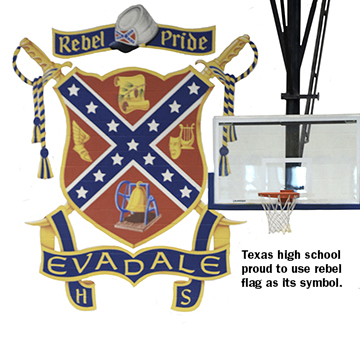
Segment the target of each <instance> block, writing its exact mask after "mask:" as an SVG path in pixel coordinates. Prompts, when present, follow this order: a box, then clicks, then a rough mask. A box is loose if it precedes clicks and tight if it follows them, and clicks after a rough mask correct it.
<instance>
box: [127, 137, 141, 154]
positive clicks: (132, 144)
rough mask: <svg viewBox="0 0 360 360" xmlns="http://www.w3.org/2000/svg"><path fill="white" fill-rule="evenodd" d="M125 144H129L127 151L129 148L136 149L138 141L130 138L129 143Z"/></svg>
mask: <svg viewBox="0 0 360 360" xmlns="http://www.w3.org/2000/svg"><path fill="white" fill-rule="evenodd" d="M127 145H128V146H129V151H130V150H135V151H137V147H138V145H139V143H137V142H136V141H135V140H134V139H132V140H131V141H130V142H129V143H127Z"/></svg>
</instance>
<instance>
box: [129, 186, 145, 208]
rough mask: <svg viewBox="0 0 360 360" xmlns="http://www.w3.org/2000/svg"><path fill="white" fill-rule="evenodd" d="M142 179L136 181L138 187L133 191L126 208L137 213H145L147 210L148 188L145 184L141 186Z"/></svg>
mask: <svg viewBox="0 0 360 360" xmlns="http://www.w3.org/2000/svg"><path fill="white" fill-rule="evenodd" d="M140 184H141V181H138V182H137V183H136V188H135V189H134V190H133V191H132V192H131V196H130V200H129V203H128V204H127V206H126V210H128V211H131V212H136V213H144V212H145V210H146V203H147V198H146V190H145V188H144V187H143V186H140Z"/></svg>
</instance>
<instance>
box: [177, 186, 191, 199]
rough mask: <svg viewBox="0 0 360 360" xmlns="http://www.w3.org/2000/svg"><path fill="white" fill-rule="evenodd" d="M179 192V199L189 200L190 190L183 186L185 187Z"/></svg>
mask: <svg viewBox="0 0 360 360" xmlns="http://www.w3.org/2000/svg"><path fill="white" fill-rule="evenodd" d="M180 192H181V197H182V198H183V197H187V198H190V193H191V192H192V190H190V189H188V187H187V186H186V185H185V187H184V188H183V189H180Z"/></svg>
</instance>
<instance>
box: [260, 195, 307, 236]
mask: <svg viewBox="0 0 360 360" xmlns="http://www.w3.org/2000/svg"><path fill="white" fill-rule="evenodd" d="M259 196H261V197H262V198H263V200H262V207H263V209H264V210H265V212H266V216H267V219H268V223H269V234H271V233H275V232H280V231H281V232H282V233H283V234H285V233H286V232H291V228H290V215H291V213H292V211H293V210H294V208H295V205H296V200H297V198H298V197H299V196H300V195H299V194H298V193H297V192H295V191H294V190H280V192H260V193H259Z"/></svg>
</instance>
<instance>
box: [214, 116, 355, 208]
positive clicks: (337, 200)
mask: <svg viewBox="0 0 360 360" xmlns="http://www.w3.org/2000/svg"><path fill="white" fill-rule="evenodd" d="M359 126H360V114H356V115H284V116H251V117H238V116H231V117H230V116H227V117H226V116H222V117H215V118H214V174H210V175H209V207H210V208H213V209H232V210H236V209H240V210H241V209H261V208H262V207H261V198H260V197H259V196H258V193H259V192H263V191H267V192H278V191H280V190H283V189H292V190H295V191H296V192H298V193H299V194H300V198H299V199H298V201H297V206H296V208H297V209H358V208H360V189H359V180H360V179H359V161H360V157H359V149H360V140H359V139H360V127H359ZM229 134H232V136H233V139H231V136H230V135H229ZM231 140H234V141H231Z"/></svg>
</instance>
